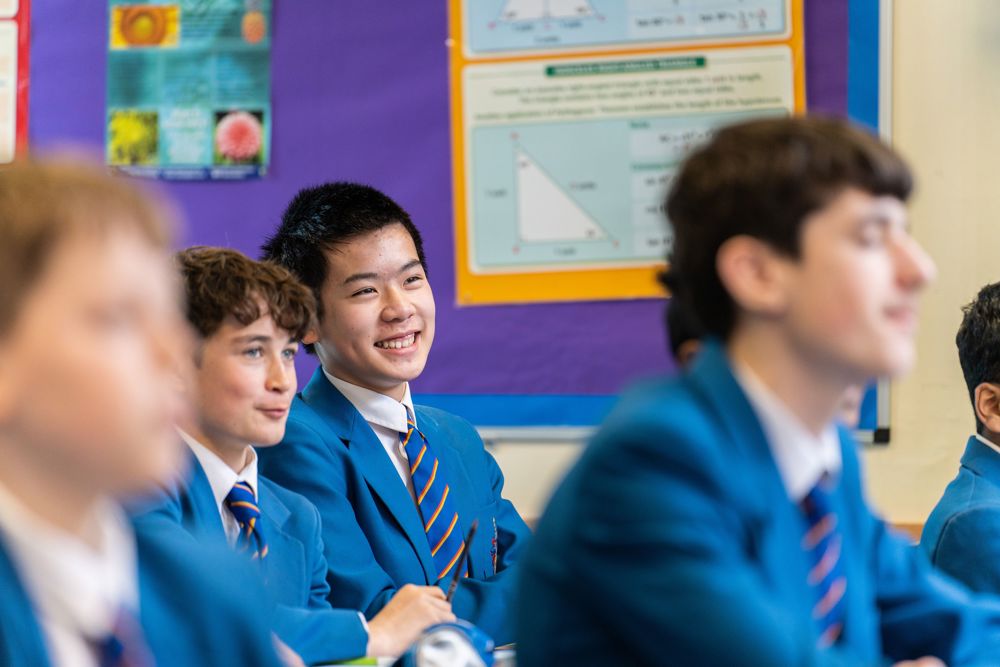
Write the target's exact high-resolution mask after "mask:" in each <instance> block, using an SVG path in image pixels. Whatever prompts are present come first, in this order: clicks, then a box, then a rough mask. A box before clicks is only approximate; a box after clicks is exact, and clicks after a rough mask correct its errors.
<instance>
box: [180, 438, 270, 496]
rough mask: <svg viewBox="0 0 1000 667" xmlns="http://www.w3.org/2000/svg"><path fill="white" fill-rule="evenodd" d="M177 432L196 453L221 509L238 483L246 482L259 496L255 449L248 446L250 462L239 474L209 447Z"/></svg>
mask: <svg viewBox="0 0 1000 667" xmlns="http://www.w3.org/2000/svg"><path fill="white" fill-rule="evenodd" d="M177 431H178V433H180V435H181V438H182V439H183V440H184V442H186V443H187V446H188V447H190V448H191V451H192V452H194V455H195V458H197V459H198V463H200V464H201V469H202V470H204V471H205V476H206V477H208V484H209V486H211V487H212V495H213V496H215V502H216V504H217V505H218V506H219V507H220V508H221V507H223V506H224V503H225V502H226V496H228V495H229V492H230V491H232V489H233V486H234V485H235V484H236V482H240V481H243V482H246V483H247V484H249V485H250V488H251V489H253V493H254V495H255V496H257V495H258V494H257V452H255V451H254V449H253V447H250V446H247V450H248V458H249V460H248V461H247V464H246V466H244V468H243V470H241V471H240V472H238V473H237V472H235V471H234V470H233V469H232V468H230V467H229V466H228V465H227V464H226V462H225V461H223V460H222V459H220V458H219V457H218V455H217V454H216V453H215V452H213V451H211V450H210V449H209V448H208V447H206V446H205V445H203V444H201V443H200V442H198V441H197V440H195V439H194V438H193V437H191V436H190V435H188V434H187V433H185V432H184V431H182V430H181V429H177Z"/></svg>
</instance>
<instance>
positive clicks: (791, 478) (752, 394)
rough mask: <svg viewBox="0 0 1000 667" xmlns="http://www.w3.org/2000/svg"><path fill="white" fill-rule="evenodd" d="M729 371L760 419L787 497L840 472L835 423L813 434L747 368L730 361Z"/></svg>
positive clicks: (799, 494)
mask: <svg viewBox="0 0 1000 667" xmlns="http://www.w3.org/2000/svg"><path fill="white" fill-rule="evenodd" d="M733 375H734V376H735V377H736V381H737V383H739V385H740V387H741V388H742V389H743V392H744V393H745V394H746V396H747V399H748V400H749V401H750V405H751V406H752V407H753V410H754V412H755V413H756V414H757V418H758V419H759V420H760V423H761V427H762V428H763V429H764V435H765V436H766V437H767V442H768V445H769V446H770V448H771V455H772V456H773V457H774V461H775V464H776V465H777V467H778V472H779V473H780V475H781V480H782V482H783V483H784V485H785V491H786V492H787V493H788V496H789V498H791V499H792V500H793V501H795V502H799V501H801V500H802V499H803V498H805V497H806V495H807V494H808V493H809V492H810V491H811V490H812V488H813V487H814V486H816V483H817V482H819V480H820V479H821V478H822V477H823V476H824V475H830V476H834V475H836V474H838V473H839V472H840V467H841V453H840V438H839V437H838V436H837V428H836V426H834V425H833V424H832V423H831V424H830V425H829V426H827V427H826V429H824V430H823V432H822V433H821V434H820V435H819V436H816V435H815V434H813V433H812V432H811V431H810V430H809V429H807V428H806V427H805V425H804V424H803V423H802V422H801V421H800V420H799V418H798V417H796V416H795V415H794V414H793V413H792V411H791V410H790V409H789V408H788V406H787V405H785V403H784V402H783V401H782V400H781V399H780V398H778V397H777V396H776V395H775V394H774V392H772V391H771V390H770V389H769V388H768V387H767V385H765V384H764V382H763V381H761V379H760V378H758V377H757V376H756V375H755V374H754V372H753V371H752V370H750V368H748V367H746V366H744V365H742V364H737V363H733Z"/></svg>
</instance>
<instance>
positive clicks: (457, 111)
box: [447, 0, 806, 306]
mask: <svg viewBox="0 0 1000 667" xmlns="http://www.w3.org/2000/svg"><path fill="white" fill-rule="evenodd" d="M788 2H789V12H790V16H791V21H790V25H791V30H790V31H789V33H788V34H787V36H781V37H779V38H775V39H765V40H753V41H749V40H748V41H739V42H735V43H733V42H730V43H711V42H708V43H703V42H700V43H698V44H695V45H692V44H689V43H684V44H676V45H670V46H661V47H650V46H649V45H645V46H636V47H629V48H607V49H588V50H579V49H573V50H570V51H558V52H553V53H532V54H530V55H517V54H514V55H490V56H483V57H478V56H477V57H475V58H468V57H466V55H465V52H464V49H463V45H464V43H465V42H464V32H463V30H464V22H465V21H464V17H463V15H462V4H463V0H449V11H448V34H449V35H450V38H449V39H448V41H447V45H448V49H449V87H450V90H451V101H450V110H451V135H452V137H451V138H452V142H451V146H452V190H453V197H452V201H453V206H454V210H453V220H454V232H455V279H456V289H455V299H456V302H457V304H458V305H459V306H474V305H506V304H526V303H543V302H547V303H551V302H566V301H607V300H621V299H641V298H656V297H662V296H663V295H664V291H663V288H662V287H661V286H660V285H659V283H658V282H657V280H656V276H657V275H658V274H659V273H660V271H662V270H663V268H664V267H665V266H666V265H665V264H664V263H659V264H652V265H644V266H642V267H624V268H598V269H568V270H557V271H538V272H523V273H497V274H477V273H473V272H472V271H471V270H470V267H469V245H468V241H469V230H468V220H467V214H466V212H467V210H468V209H467V203H468V202H467V199H466V197H467V193H466V190H465V185H466V179H465V169H466V165H465V127H464V123H465V120H464V119H465V115H464V113H463V111H462V109H463V91H462V72H463V70H464V68H465V67H466V66H467V65H471V64H475V65H480V64H484V63H515V62H526V61H527V62H530V61H544V62H552V61H559V60H565V59H579V58H587V57H606V56H642V55H653V56H655V55H659V54H668V53H674V52H678V51H692V50H699V51H700V50H706V51H707V50H720V49H736V48H738V49H746V48H753V47H761V46H787V47H789V49H790V50H791V52H792V90H793V107H794V111H795V112H796V113H802V112H804V111H805V108H806V98H805V45H804V39H803V29H804V16H803V12H804V6H803V5H804V0H788Z"/></svg>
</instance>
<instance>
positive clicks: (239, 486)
mask: <svg viewBox="0 0 1000 667" xmlns="http://www.w3.org/2000/svg"><path fill="white" fill-rule="evenodd" d="M226 507H228V508H229V511H230V512H232V513H233V516H235V517H236V520H237V521H239V522H240V523H247V522H248V521H249V520H250V519H256V518H258V517H259V516H260V509H259V508H258V507H257V497H256V496H255V495H254V492H253V489H251V488H250V485H249V484H247V483H246V482H243V481H240V482H236V484H234V485H233V488H232V489H230V491H229V494H228V495H227V496H226Z"/></svg>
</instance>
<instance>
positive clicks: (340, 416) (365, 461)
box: [302, 368, 437, 583]
mask: <svg viewBox="0 0 1000 667" xmlns="http://www.w3.org/2000/svg"><path fill="white" fill-rule="evenodd" d="M302 399H303V400H304V401H305V402H306V403H307V404H308V405H309V406H310V407H311V408H312V409H313V410H315V411H316V412H317V413H318V414H319V415H320V416H321V417H323V419H324V421H325V422H326V424H327V425H328V426H329V427H330V428H331V430H332V431H333V432H334V433H335V434H336V435H337V437H339V438H340V440H341V442H342V443H343V444H344V446H345V447H347V449H348V451H349V453H350V456H351V460H352V461H354V464H355V465H356V466H357V468H358V470H360V471H361V474H362V475H364V478H365V481H366V482H367V483H368V486H369V488H371V490H372V492H373V493H374V494H375V495H377V496H378V497H379V499H380V500H381V501H382V502H383V503H384V504H385V506H386V507H387V508H388V509H389V512H390V513H391V514H392V516H393V518H394V519H395V520H396V523H397V524H398V525H399V528H400V530H401V531H402V532H403V534H404V535H406V538H407V539H408V540H409V542H410V545H411V546H412V547H413V550H414V551H415V552H416V554H417V557H418V558H419V559H420V564H421V565H422V566H423V568H424V575H425V576H426V577H427V581H428V583H434V580H435V577H436V574H437V572H436V570H435V569H434V559H433V558H431V550H430V546H429V545H428V544H427V535H426V534H425V533H424V527H423V524H422V523H421V521H420V514H419V512H418V511H417V506H416V505H415V504H414V502H413V498H412V497H411V496H410V492H409V491H408V490H407V489H406V486H405V485H404V484H403V482H402V480H400V478H399V473H397V472H396V468H395V467H394V466H393V465H392V462H391V461H390V460H389V457H388V455H387V454H386V452H385V449H384V448H383V447H382V443H381V442H380V441H379V439H378V437H377V436H376V435H375V432H374V431H372V429H371V427H370V426H369V425H368V422H366V421H365V420H364V417H362V416H361V413H360V412H358V411H357V409H356V408H355V407H354V405H352V404H351V402H350V401H348V400H347V398H346V397H344V395H343V394H341V393H340V392H339V391H337V388H336V387H334V386H333V384H332V383H331V382H330V381H329V380H328V379H327V378H326V375H324V373H323V369H322V368H317V369H316V372H315V373H314V374H313V377H312V379H311V380H310V381H309V384H308V385H306V388H305V389H304V390H303V391H302Z"/></svg>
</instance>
